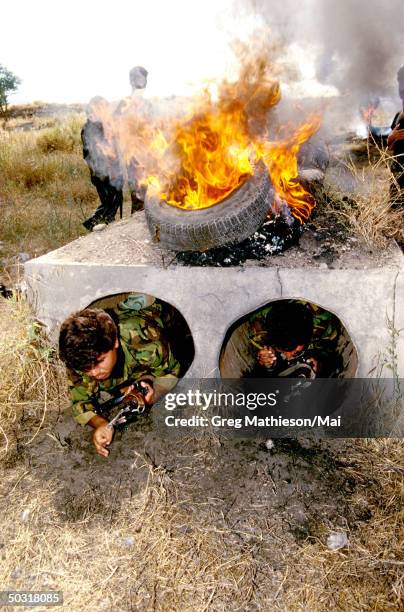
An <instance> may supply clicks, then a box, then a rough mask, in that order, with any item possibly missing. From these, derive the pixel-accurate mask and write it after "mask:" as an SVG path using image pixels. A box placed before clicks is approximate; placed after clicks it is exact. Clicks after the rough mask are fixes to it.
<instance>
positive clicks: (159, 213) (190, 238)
mask: <svg viewBox="0 0 404 612" xmlns="http://www.w3.org/2000/svg"><path fill="white" fill-rule="evenodd" d="M272 197H273V189H272V184H271V180H270V178H269V176H268V172H267V170H266V168H265V166H264V165H263V164H259V165H257V168H256V171H255V174H254V175H253V176H252V177H251V178H249V179H248V180H247V181H246V182H245V183H244V184H243V185H242V186H241V187H239V188H238V189H237V190H236V191H234V192H233V193H231V194H230V195H229V196H227V198H225V199H224V200H222V201H221V202H219V203H218V204H215V205H214V206H211V207H210V208H203V209H200V210H182V209H180V208H176V207H174V206H170V205H169V204H167V203H166V202H164V201H161V200H159V199H158V198H153V197H149V198H147V197H146V201H145V213H146V219H147V223H148V226H149V230H150V233H151V235H152V236H153V238H154V240H156V241H157V242H160V243H161V244H162V245H164V246H166V247H168V248H170V249H174V250H177V251H205V250H206V249H211V248H214V247H218V246H224V245H226V244H234V243H238V242H241V241H242V240H244V239H245V238H247V237H248V236H250V235H251V234H253V233H254V232H255V231H256V230H257V229H258V228H259V227H260V225H261V224H262V223H263V222H264V220H265V217H266V215H267V213H268V209H269V207H270V203H271V201H272Z"/></svg>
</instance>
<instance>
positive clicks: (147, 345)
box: [59, 294, 180, 457]
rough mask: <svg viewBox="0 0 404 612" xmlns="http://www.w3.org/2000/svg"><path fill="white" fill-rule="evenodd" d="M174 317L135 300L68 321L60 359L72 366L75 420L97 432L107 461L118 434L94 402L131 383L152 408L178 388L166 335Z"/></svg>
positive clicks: (147, 302) (142, 297)
mask: <svg viewBox="0 0 404 612" xmlns="http://www.w3.org/2000/svg"><path fill="white" fill-rule="evenodd" d="M169 319H170V311H168V309H166V308H164V307H163V305H162V304H161V303H158V302H156V301H155V299H154V298H152V297H150V296H145V295H142V294H133V295H131V296H129V298H128V299H127V300H126V301H124V302H121V303H120V304H118V306H117V307H116V308H114V309H111V310H108V311H104V310H100V309H97V308H87V309H85V310H82V311H80V312H77V313H75V314H73V315H71V316H70V317H68V318H67V319H66V321H65V322H64V323H63V324H62V327H61V330H60V336H59V353H60V357H61V359H62V360H63V361H64V362H65V364H66V366H67V372H68V379H69V391H70V397H71V400H72V411H73V416H74V418H75V420H76V421H77V422H78V423H80V424H81V425H86V424H88V425H90V426H91V427H93V428H94V433H93V443H94V446H95V448H96V450H97V453H98V454H100V455H101V456H104V457H107V456H108V453H109V451H108V449H107V448H106V447H107V446H108V445H109V444H110V443H111V441H112V438H113V428H109V427H107V425H108V421H107V420H106V419H105V418H103V417H101V416H99V415H98V414H96V412H95V410H94V403H93V402H94V401H97V400H98V399H99V398H100V394H101V393H102V392H109V393H110V392H112V391H113V390H114V389H115V388H116V387H117V386H118V385H120V384H121V383H122V382H124V381H126V380H127V379H128V378H132V379H134V380H135V381H139V382H141V384H142V386H143V387H144V388H145V397H144V401H145V402H146V404H149V405H151V404H153V403H154V402H155V401H156V400H157V399H159V398H160V397H161V396H162V395H163V394H164V393H166V392H167V391H169V390H170V389H172V388H173V387H174V386H175V385H176V383H177V377H178V375H179V372H180V364H179V363H178V361H177V360H176V358H175V357H174V355H173V353H172V350H171V347H170V345H169V343H168V341H167V340H166V338H165V335H164V329H165V327H166V326H168V325H169V324H170V320H169Z"/></svg>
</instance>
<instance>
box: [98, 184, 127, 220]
mask: <svg viewBox="0 0 404 612" xmlns="http://www.w3.org/2000/svg"><path fill="white" fill-rule="evenodd" d="M91 182H92V184H93V185H94V187H95V188H96V190H97V193H98V196H99V198H100V202H101V204H100V205H99V206H98V208H97V210H96V211H95V213H94V215H93V216H94V217H97V218H99V219H100V220H101V219H102V220H103V221H106V222H111V221H113V220H114V219H115V215H116V213H117V210H118V208H119V209H120V211H121V215H122V204H123V194H122V189H123V185H122V186H120V185H118V186H117V187H115V186H114V185H112V183H111V181H110V179H109V177H106V178H104V179H100V178H99V177H98V176H96V175H95V174H91Z"/></svg>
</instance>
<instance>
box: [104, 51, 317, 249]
mask: <svg viewBox="0 0 404 612" xmlns="http://www.w3.org/2000/svg"><path fill="white" fill-rule="evenodd" d="M274 75H275V71H274V68H273V67H272V66H271V65H270V64H269V62H268V60H267V59H266V54H265V53H261V55H259V56H257V55H255V56H254V57H250V58H248V60H245V61H244V62H243V63H242V65H241V68H240V71H239V76H238V79H237V80H236V81H235V82H230V81H227V80H224V81H223V82H221V83H216V84H210V85H208V86H207V87H206V89H205V90H204V91H203V92H202V93H201V94H200V95H199V96H197V97H195V98H194V99H192V100H191V101H190V102H189V104H188V108H187V110H186V112H185V114H184V116H182V117H178V116H176V117H173V116H166V117H163V116H162V115H161V114H154V113H153V108H152V106H151V105H148V104H146V103H145V101H144V100H143V101H136V100H135V101H134V103H133V104H130V105H128V107H127V108H123V107H122V105H120V107H119V108H118V109H117V111H116V112H115V117H114V121H115V136H116V138H117V140H118V142H119V143H120V155H121V157H122V159H121V163H122V165H123V166H124V167H126V168H128V167H130V166H131V164H132V163H133V159H136V174H137V180H138V182H139V184H140V185H143V186H144V187H147V190H148V193H147V198H146V205H145V206H146V215H147V201H149V200H151V199H154V200H156V199H157V200H158V202H159V203H160V204H161V206H166V207H167V206H169V207H172V208H176V209H180V210H181V211H183V215H184V219H187V221H188V220H189V217H188V218H187V217H186V216H187V213H189V212H190V211H202V210H205V209H210V208H212V207H215V206H218V205H221V206H223V208H224V207H225V206H229V202H230V200H231V197H232V195H233V193H236V192H237V190H239V189H240V187H242V186H243V185H244V184H245V183H246V182H247V181H248V180H249V179H251V178H252V177H253V176H254V174H255V173H256V170H257V167H258V166H259V165H263V166H265V168H266V172H267V173H268V175H269V177H270V182H271V183H272V186H273V191H272V198H273V201H272V202H269V205H268V209H267V210H269V209H270V208H271V207H275V208H279V206H286V207H287V208H288V209H289V210H290V211H291V214H292V215H293V217H294V218H295V219H297V221H298V222H299V223H304V222H305V221H307V219H308V218H309V216H310V214H311V211H312V209H313V208H314V206H315V200H314V197H313V196H312V195H311V194H310V193H309V191H308V190H307V189H306V188H305V187H304V186H303V185H302V184H301V183H300V182H299V179H298V173H299V172H298V161H297V156H298V153H299V150H300V148H301V146H302V145H303V143H304V142H306V141H307V140H308V139H309V138H310V137H311V136H312V135H313V134H314V133H315V132H316V131H317V130H318V128H319V126H320V117H319V115H316V114H312V115H310V116H309V117H308V118H307V119H306V122H305V123H303V124H301V125H299V126H296V125H294V124H291V123H289V124H288V125H280V124H279V123H278V122H277V121H276V119H275V115H274V114H273V113H272V110H273V109H274V107H275V106H276V105H277V103H278V102H279V100H280V87H279V82H278V81H277V79H276V78H275V76H274ZM104 148H105V147H104ZM262 221H263V217H261V218H257V219H256V222H255V226H254V228H253V229H252V231H250V234H251V233H252V232H253V231H254V230H256V229H257V228H258V227H259V226H260V224H261V223H262ZM149 226H150V224H149ZM267 226H268V227H271V230H270V232H269V233H270V234H271V235H272V233H273V232H272V229H273V228H280V227H281V226H282V227H283V222H268V224H266V225H265V227H267ZM150 229H151V231H152V233H153V236H154V238H155V239H157V240H158V239H159V237H160V232H159V231H158V228H157V229H156V228H155V227H153V228H150ZM263 231H264V232H265V233H266V232H267V230H266V229H264V230H263ZM160 239H161V240H162V242H163V241H164V239H163V238H160ZM239 240H240V238H239ZM232 241H233V242H234V240H232ZM280 241H282V238H281V237H280ZM230 242H231V241H230ZM271 244H272V238H271V240H270V243H268V246H269V247H270V245H271ZM209 246H211V245H207V246H203V247H202V248H201V250H204V248H209ZM197 248H198V247H197Z"/></svg>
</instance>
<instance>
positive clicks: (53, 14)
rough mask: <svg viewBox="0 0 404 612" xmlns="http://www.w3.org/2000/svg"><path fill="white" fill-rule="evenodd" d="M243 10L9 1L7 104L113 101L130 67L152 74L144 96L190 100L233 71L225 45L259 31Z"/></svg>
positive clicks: (207, 2)
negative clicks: (205, 84) (10, 87)
mask: <svg viewBox="0 0 404 612" xmlns="http://www.w3.org/2000/svg"><path fill="white" fill-rule="evenodd" d="M306 1H308V0H306ZM241 6H242V3H241V2H240V1H238V2H237V0H198V1H195V0H9V1H8V2H5V3H4V5H3V6H2V8H1V13H0V17H1V25H2V28H1V37H0V64H3V65H4V66H6V67H7V68H8V69H9V70H11V71H12V72H13V73H14V74H16V75H17V76H19V77H20V78H21V80H22V83H21V85H20V87H19V90H18V92H17V93H16V94H12V95H11V96H10V102H11V103H14V104H17V103H21V102H33V101H35V100H41V101H44V102H87V101H88V100H89V99H90V98H92V97H93V96H96V95H101V96H104V97H106V98H108V99H109V100H117V99H120V98H122V97H123V96H126V95H128V94H129V93H130V87H129V81H128V73H129V70H130V68H131V67H132V66H134V65H143V66H144V67H145V68H147V70H148V71H149V78H148V86H147V90H146V95H147V96H149V97H150V96H168V95H171V94H176V95H190V94H191V93H192V91H194V89H195V87H199V86H200V84H201V82H202V81H203V80H205V79H209V78H214V77H220V76H223V75H224V73H225V72H226V70H227V72H229V70H230V71H231V67H232V66H233V68H234V56H233V53H232V51H231V46H230V43H231V42H232V41H234V39H236V38H241V39H243V40H247V39H248V38H249V36H250V35H251V33H252V32H253V31H254V30H255V28H257V26H258V27H259V26H260V25H261V23H260V22H259V21H258V18H257V17H252V16H251V15H250V16H247V15H246V14H245V13H244V14H241V13H240V10H241V8H240V7H241ZM296 57H297V61H298V63H299V64H300V68H301V69H302V72H303V78H306V79H307V78H308V79H309V80H308V81H307V86H308V87H309V89H310V90H311V95H313V94H314V95H316V94H317V95H320V94H323V95H324V94H325V95H327V91H325V90H324V89H323V88H322V87H321V86H320V85H319V84H318V83H314V82H313V80H312V79H310V77H311V76H312V75H309V73H310V68H308V69H307V66H305V65H304V61H303V62H302V57H303V56H302V53H301V50H300V52H299V53H297V56H296ZM305 72H306V74H305ZM319 88H320V89H319ZM286 91H290V89H288V88H286V90H285V93H286ZM315 91H316V93H314V92H315Z"/></svg>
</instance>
